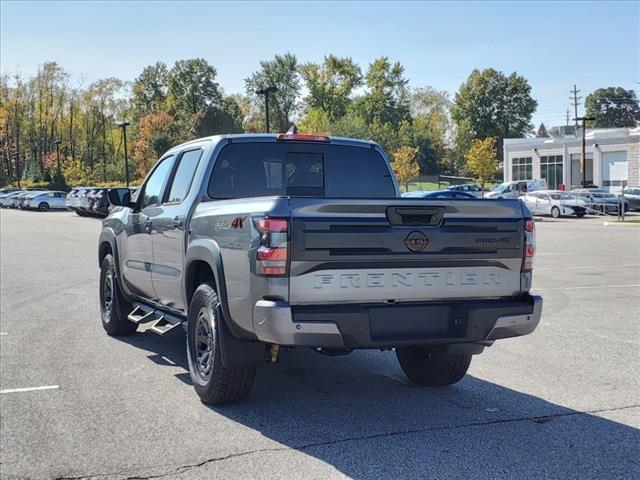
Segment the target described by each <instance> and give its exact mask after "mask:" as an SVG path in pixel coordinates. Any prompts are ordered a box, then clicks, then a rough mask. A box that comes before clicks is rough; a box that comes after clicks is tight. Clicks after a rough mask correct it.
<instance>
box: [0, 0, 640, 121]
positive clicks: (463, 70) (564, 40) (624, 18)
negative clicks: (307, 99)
mask: <svg viewBox="0 0 640 480" xmlns="http://www.w3.org/2000/svg"><path fill="white" fill-rule="evenodd" d="M0 19H1V20H0V22H1V23H0V27H1V28H0V55H1V57H0V66H1V70H2V73H3V74H12V73H15V72H20V73H22V74H23V75H24V76H26V77H30V76H32V75H34V73H35V72H36V71H37V68H38V65H40V64H42V63H44V62H47V61H56V62H58V63H59V64H60V65H62V66H63V67H64V68H65V69H66V70H67V71H69V72H70V73H71V74H72V79H73V82H75V83H76V84H84V85H86V84H88V83H90V82H92V81H94V80H97V79H100V78H105V77H118V78H121V79H123V80H134V79H135V78H136V77H137V76H138V75H139V74H140V72H141V71H142V69H143V68H144V67H145V66H147V65H150V64H153V63H155V62H156V61H158V60H160V61H163V62H165V63H166V64H167V65H169V66H171V65H172V64H173V63H174V62H175V61H176V60H179V59H186V58H196V57H202V58H205V59H206V60H207V61H208V62H209V63H211V64H212V65H214V66H215V67H216V69H217V71H218V81H219V83H220V85H221V86H222V87H223V89H224V91H225V92H227V93H234V92H243V91H244V79H245V78H246V77H247V76H249V75H250V74H251V73H252V72H253V71H255V70H257V69H259V62H260V60H266V59H270V58H272V57H273V56H274V55H276V54H281V53H285V52H291V53H294V54H295V55H296V56H297V57H298V60H299V61H300V62H303V63H304V62H321V61H322V58H323V56H324V55H326V54H329V53H333V54H335V55H338V56H348V57H352V58H353V59H354V60H355V61H356V62H358V63H359V64H360V65H361V66H362V67H363V69H364V68H366V65H368V64H369V63H370V62H371V61H372V60H374V59H375V58H377V57H380V56H383V55H385V56H388V57H389V58H390V59H391V60H393V61H399V62H400V63H402V65H403V66H404V67H405V72H406V77H407V78H408V79H409V80H410V85H411V86H413V87H423V86H432V87H434V88H437V89H440V90H446V91H448V92H450V93H451V95H452V96H453V94H454V93H455V92H456V91H457V90H458V88H459V87H460V84H461V83H462V82H464V81H465V79H466V78H467V77H468V75H469V74H470V73H471V71H472V70H473V69H475V68H477V69H484V68H489V67H492V68H495V69H497V70H501V71H502V72H504V73H506V74H509V73H511V72H513V71H516V72H518V74H520V75H523V76H524V77H526V78H527V79H528V80H529V82H530V84H531V86H532V96H533V97H534V98H535V99H536V100H537V101H538V110H537V112H536V113H535V114H534V117H533V123H534V124H535V125H536V126H537V125H538V124H539V123H540V122H544V123H545V125H546V126H547V127H550V126H554V125H564V124H565V115H566V110H567V108H570V107H571V104H570V100H569V91H570V90H571V89H572V88H573V85H574V84H577V86H578V89H580V90H581V92H580V93H579V95H580V96H582V102H584V98H585V97H586V95H587V94H589V93H590V92H592V91H593V90H595V89H596V88H599V87H606V86H620V87H623V88H626V89H634V90H635V91H636V92H640V83H639V82H640V2H638V1H636V2H612V1H609V2H590V3H585V2H531V3H527V2H507V1H504V2H458V3H454V2H443V3H439V2H391V1H389V2H386V1H379V2H353V3H347V2H304V3H303V2H256V3H252V2H234V3H224V2H205V1H197V2H196V1H192V2H171V1H164V2H157V1H130V2H117V1H110V2H81V1H74V2H57V1H46V2H36V1H32V2H29V1H21V2H16V1H6V0H1V3H0ZM639 96H640V95H639ZM571 108H572V107H571ZM578 113H579V114H582V111H581V109H580V110H579V111H578ZM571 118H573V110H572V112H571Z"/></svg>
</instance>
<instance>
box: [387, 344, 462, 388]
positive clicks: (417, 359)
mask: <svg viewBox="0 0 640 480" xmlns="http://www.w3.org/2000/svg"><path fill="white" fill-rule="evenodd" d="M396 357H397V358H398V362H399V363H400V367H401V368H402V371H403V372H404V374H405V375H406V376H407V377H408V378H409V380H411V381H412V382H413V383H417V384H418V385H422V386H425V387H437V386H442V385H451V384H453V383H456V382H458V381H460V380H462V377H464V376H465V374H466V373H467V370H468V369H469V365H470V364H471V355H454V354H452V353H449V352H447V349H446V347H445V346H442V347H419V346H412V347H398V348H396Z"/></svg>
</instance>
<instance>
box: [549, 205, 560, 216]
mask: <svg viewBox="0 0 640 480" xmlns="http://www.w3.org/2000/svg"><path fill="white" fill-rule="evenodd" d="M551 216H552V217H553V218H560V209H559V208H558V207H553V208H552V209H551Z"/></svg>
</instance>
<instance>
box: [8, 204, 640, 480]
mask: <svg viewBox="0 0 640 480" xmlns="http://www.w3.org/2000/svg"><path fill="white" fill-rule="evenodd" d="M0 221H1V224H0V228H1V245H0V247H1V257H0V261H1V270H0V281H1V298H0V304H1V310H0V316H1V317H0V318H1V321H0V332H1V333H2V335H1V336H0V346H1V349H0V384H1V388H2V394H1V395H0V409H1V411H0V413H1V415H0V416H1V420H0V421H1V424H0V434H1V454H0V455H1V464H0V469H1V471H0V474H1V477H2V478H3V479H5V478H6V479H12V478H34V479H40V478H42V479H63V478H67V479H70V478H74V479H75V478H94V479H102V478H116V479H120V478H203V479H205V478H206V479H211V478H242V479H247V478H297V479H300V478H343V477H354V478H416V477H420V478H577V479H578V478H579V479H585V478H636V479H637V478H640V464H639V460H638V459H639V458H640V430H639V429H640V375H639V372H640V355H639V352H640V348H639V347H640V313H639V312H640V273H639V272H640V228H636V227H633V226H603V225H602V219H597V218H596V219H583V220H578V219H566V220H549V221H542V222H539V223H538V224H537V241H538V255H537V257H536V263H535V270H534V277H535V280H534V290H535V291H537V292H540V293H541V294H542V295H543V296H544V300H545V305H544V309H543V317H542V321H541V324H540V326H539V327H538V330H537V331H536V332H534V333H533V334H532V335H530V336H527V337H521V338H517V339H511V340H505V341H501V342H497V343H496V344H495V345H494V346H493V347H491V348H488V349H486V350H485V352H484V353H483V354H482V355H480V356H477V357H474V360H473V362H472V365H471V369H470V371H469V374H468V375H467V377H465V379H463V380H462V381H461V382H460V383H458V384H456V385H454V386H451V387H443V388H433V389H425V388H420V387H416V386H414V385H412V384H410V383H409V382H408V381H407V380H406V379H405V377H404V376H403V375H402V373H401V371H400V368H399V366H398V365H397V363H396V360H395V355H394V354H393V352H377V351H363V352H355V353H353V354H351V355H349V356H343V357H324V356H321V355H319V354H317V353H314V352H313V351H310V350H305V349H297V350H295V351H292V352H288V353H286V352H285V354H283V355H282V357H281V360H280V363H278V364H277V365H265V366H264V367H261V369H260V370H259V371H258V376H257V379H256V384H255V387H254V389H253V392H252V394H251V396H250V398H249V400H248V401H247V402H244V403H241V404H237V405H231V406H221V407H207V406H205V405H203V404H202V403H200V401H199V400H198V397H197V396H196V394H195V392H194V391H193V389H192V387H191V385H190V382H189V375H188V372H187V370H186V361H185V360H186V359H185V348H184V337H183V336H182V335H179V334H177V335H174V336H170V337H168V338H165V337H158V336H156V335H154V334H153V333H150V332H149V333H146V332H138V333H137V334H135V335H133V336H131V337H127V338H121V339H115V338H109V337H108V336H107V335H106V334H105V333H104V331H103V330H102V327H101V325H100V314H99V308H98V263H97V253H96V250H97V239H98V234H99V229H100V221H99V220H96V219H90V218H80V217H77V216H76V215H74V214H71V213H69V212H49V213H46V214H43V213H40V212H23V211H12V210H3V211H2V212H1V213H0ZM35 387H41V388H40V389H36V390H31V389H32V388H35ZM21 389H28V390H21Z"/></svg>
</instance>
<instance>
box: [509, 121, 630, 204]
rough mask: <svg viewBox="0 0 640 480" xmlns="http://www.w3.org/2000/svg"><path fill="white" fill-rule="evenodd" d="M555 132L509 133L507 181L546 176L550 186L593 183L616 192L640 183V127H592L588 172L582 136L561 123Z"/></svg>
mask: <svg viewBox="0 0 640 480" xmlns="http://www.w3.org/2000/svg"><path fill="white" fill-rule="evenodd" d="M550 134H551V136H550V137H542V138H538V137H536V138H505V140H504V157H503V158H504V163H503V166H504V181H505V182H508V181H512V180H533V179H539V178H544V179H545V180H546V181H547V185H548V187H549V188H550V189H556V188H560V186H561V185H565V188H566V189H570V188H580V187H581V186H582V185H583V176H584V177H585V178H586V183H587V184H593V185H597V186H598V187H602V188H603V189H605V190H608V191H611V192H618V191H620V189H621V188H622V185H625V186H634V187H637V186H640V127H635V128H608V129H587V131H586V150H585V151H586V155H585V157H586V162H585V164H586V165H585V167H586V168H585V172H584V173H583V172H582V170H581V142H582V138H581V136H580V135H577V136H576V135H574V131H573V129H572V128H571V127H569V128H566V127H560V128H559V127H556V128H553V129H551V130H550Z"/></svg>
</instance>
